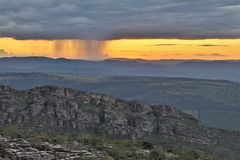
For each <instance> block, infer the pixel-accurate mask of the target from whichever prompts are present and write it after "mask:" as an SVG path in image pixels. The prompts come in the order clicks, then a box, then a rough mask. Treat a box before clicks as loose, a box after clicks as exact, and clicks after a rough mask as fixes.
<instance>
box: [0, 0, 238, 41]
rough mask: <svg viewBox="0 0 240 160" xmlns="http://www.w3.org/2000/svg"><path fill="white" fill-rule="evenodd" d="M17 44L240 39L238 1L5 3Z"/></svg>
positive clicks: (6, 27) (4, 29) (8, 30)
mask: <svg viewBox="0 0 240 160" xmlns="http://www.w3.org/2000/svg"><path fill="white" fill-rule="evenodd" d="M0 22H1V23H0V36H1V37H3V36H6V37H15V38H17V39H104V40H106V39H121V38H186V39H203V38H240V1H239V0H201V1H194V0H185V1H179V0H142V1H139V0H8V1H6V0H0Z"/></svg>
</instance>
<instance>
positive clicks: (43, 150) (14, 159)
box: [0, 136, 105, 160]
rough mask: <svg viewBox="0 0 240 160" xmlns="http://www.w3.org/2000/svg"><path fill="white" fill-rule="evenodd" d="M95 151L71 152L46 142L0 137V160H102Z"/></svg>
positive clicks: (101, 154)
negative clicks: (36, 142)
mask: <svg viewBox="0 0 240 160" xmlns="http://www.w3.org/2000/svg"><path fill="white" fill-rule="evenodd" d="M104 157H105V155H104V154H103V153H102V152H100V151H97V150H96V149H87V148H86V149H84V148H82V149H79V150H73V149H69V148H66V147H64V146H62V145H59V144H50V143H47V142H43V143H39V144H33V143H30V142H28V141H26V140H24V139H20V138H14V139H13V138H4V137H2V136H0V160H61V159H62V160H74V159H83V160H85V159H86V160H87V159H104Z"/></svg>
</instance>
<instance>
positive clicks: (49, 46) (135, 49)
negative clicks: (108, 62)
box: [0, 38, 240, 60]
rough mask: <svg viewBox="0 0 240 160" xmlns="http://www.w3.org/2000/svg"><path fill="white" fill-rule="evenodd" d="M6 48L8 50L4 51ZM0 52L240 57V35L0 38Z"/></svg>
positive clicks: (73, 56)
mask: <svg viewBox="0 0 240 160" xmlns="http://www.w3.org/2000/svg"><path fill="white" fill-rule="evenodd" d="M1 50H2V51H1ZM3 50H4V51H5V52H6V53H7V54H4V53H1V52H3ZM93 52H94V53H93ZM0 56H47V57H52V58H60V57H64V58H69V59H104V58H134V59H135V58H141V59H149V60H150V59H209V60H211V59H217V60H221V59H240V39H205V40H182V39H122V40H111V41H103V42H100V41H84V40H16V39H13V38H0Z"/></svg>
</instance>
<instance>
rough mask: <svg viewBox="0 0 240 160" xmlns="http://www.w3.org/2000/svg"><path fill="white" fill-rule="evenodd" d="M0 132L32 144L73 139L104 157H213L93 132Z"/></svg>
mask: <svg viewBox="0 0 240 160" xmlns="http://www.w3.org/2000/svg"><path fill="white" fill-rule="evenodd" d="M0 134H1V135H4V136H8V137H13V138H18V137H21V138H25V139H28V140H29V141H30V142H32V143H35V144H39V143H42V142H49V143H53V144H61V145H64V146H66V147H71V146H72V144H73V143H74V142H78V143H82V144H83V145H84V146H86V147H88V148H95V149H97V150H100V151H103V152H105V153H106V156H105V159H106V160H111V159H112V158H114V159H115V160H123V159H124V160H216V159H214V158H213V157H212V156H211V155H209V154H208V153H206V152H203V151H201V150H198V149H196V150H193V149H191V150H190V149H187V148H185V149H184V148H176V146H171V147H169V146H165V145H163V144H154V143H153V142H151V141H148V140H140V139H139V140H131V139H120V138H110V137H106V136H99V135H96V134H92V133H84V134H63V133H62V134H59V133H58V134H47V133H40V132H24V131H22V130H18V129H17V127H16V126H15V125H9V126H6V127H4V128H3V129H2V130H1V132H0ZM0 146H1V145H0Z"/></svg>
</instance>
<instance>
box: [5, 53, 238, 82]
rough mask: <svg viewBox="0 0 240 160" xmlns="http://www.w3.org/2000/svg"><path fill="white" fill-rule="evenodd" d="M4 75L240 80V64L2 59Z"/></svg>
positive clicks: (130, 60) (124, 60) (137, 60)
mask: <svg viewBox="0 0 240 160" xmlns="http://www.w3.org/2000/svg"><path fill="white" fill-rule="evenodd" d="M0 72H44V73H79V74H97V75H126V76H167V77H187V78H203V79H225V80H232V81H238V82H239V81H240V61H237V60H223V61H206V60H142V59H106V60H103V61H87V60H70V59H63V58H60V59H52V58H47V57H10V58H0Z"/></svg>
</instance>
